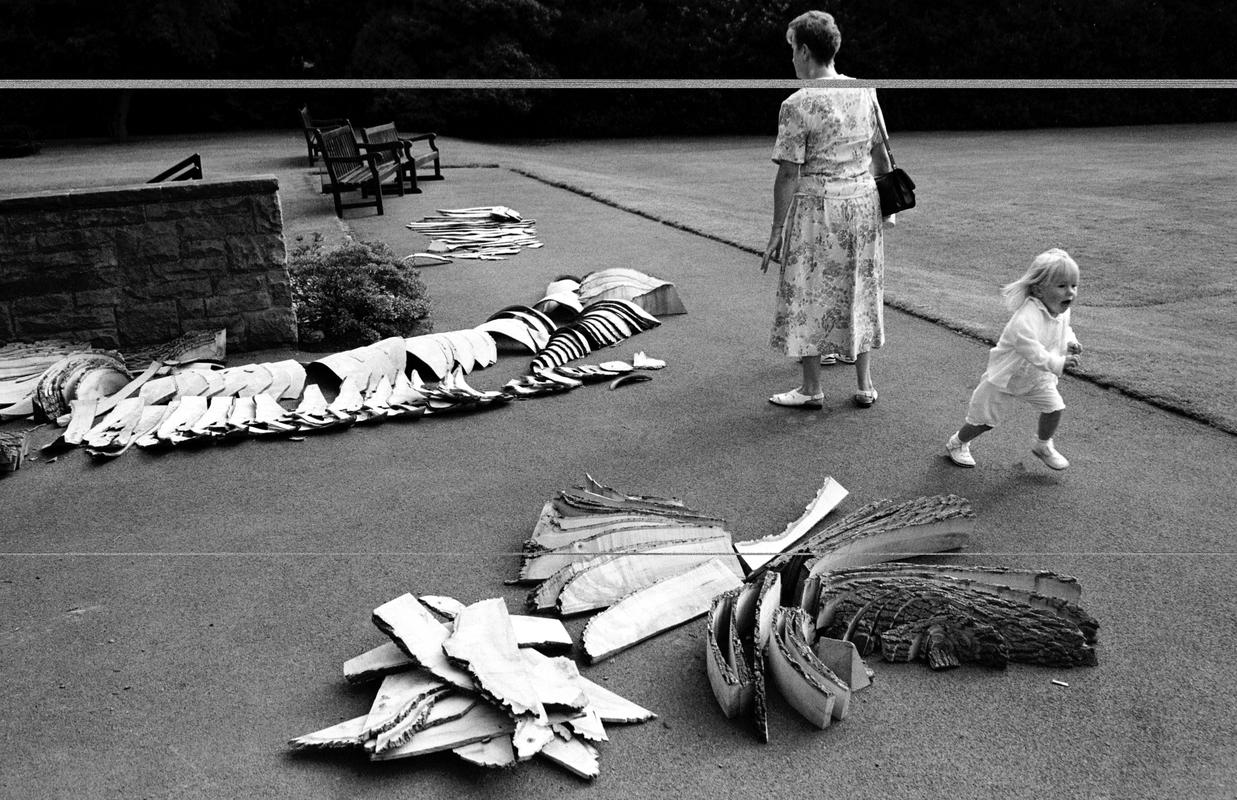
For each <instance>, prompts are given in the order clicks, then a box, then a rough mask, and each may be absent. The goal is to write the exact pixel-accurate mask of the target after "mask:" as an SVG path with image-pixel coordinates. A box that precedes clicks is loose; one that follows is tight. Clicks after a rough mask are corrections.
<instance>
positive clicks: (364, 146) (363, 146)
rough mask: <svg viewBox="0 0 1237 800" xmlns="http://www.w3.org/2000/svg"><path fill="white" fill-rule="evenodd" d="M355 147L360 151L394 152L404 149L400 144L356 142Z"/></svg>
mask: <svg viewBox="0 0 1237 800" xmlns="http://www.w3.org/2000/svg"><path fill="white" fill-rule="evenodd" d="M356 146H357V148H358V149H360V150H379V151H382V150H390V151H392V152H396V151H399V150H403V149H404V145H403V143H402V142H357V143H356Z"/></svg>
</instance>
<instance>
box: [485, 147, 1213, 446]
mask: <svg viewBox="0 0 1237 800" xmlns="http://www.w3.org/2000/svg"><path fill="white" fill-rule="evenodd" d="M892 136H893V147H894V154H895V156H896V157H897V161H898V164H899V166H901V167H903V168H904V169H906V170H907V171H908V172H909V173H910V174H911V175H912V177H913V178H914V179H915V181H916V182H917V184H918V190H917V195H918V200H919V205H918V207H917V208H915V209H914V210H913V211H910V212H907V213H904V214H902V215H900V218H899V221H898V224H897V227H896V228H895V229H893V230H892V231H890V232H889V236H888V238H887V239H886V259H887V263H886V293H887V299H888V301H889V302H890V303H891V304H892V305H894V306H896V307H898V308H901V309H904V310H908V311H911V312H913V313H915V314H917V315H920V316H923V317H927V318H929V319H932V320H937V321H940V322H941V323H943V324H945V325H947V326H949V327H952V328H954V329H957V330H959V331H963V332H966V333H968V334H972V335H975V336H978V337H980V338H983V339H985V340H991V341H995V338H996V337H997V336H998V335H999V334H1000V331H1001V327H1002V326H1003V325H1004V323H1005V321H1006V320H1007V319H1008V313H1007V312H1006V311H1005V310H1004V308H1003V307H1002V305H1001V299H1000V297H999V289H1000V286H1001V285H1002V284H1004V283H1006V282H1008V281H1011V280H1014V279H1015V278H1017V277H1018V276H1020V275H1021V274H1022V272H1023V271H1024V270H1025V269H1026V267H1027V266H1028V265H1029V264H1030V262H1031V260H1032V259H1033V258H1034V257H1035V255H1036V254H1038V253H1040V252H1042V251H1043V250H1046V249H1048V248H1049V247H1063V248H1065V249H1066V250H1067V251H1069V252H1070V253H1071V254H1072V255H1073V256H1074V257H1075V259H1076V260H1077V261H1078V262H1079V264H1080V266H1081V268H1082V284H1081V287H1080V295H1079V300H1078V304H1077V306H1076V307H1075V310H1074V320H1073V322H1074V328H1075V330H1076V331H1077V333H1078V336H1079V338H1080V340H1081V341H1082V343H1083V346H1084V347H1085V352H1084V354H1083V361H1082V365H1081V367H1080V369H1079V370H1078V373H1079V374H1081V375H1085V376H1086V377H1088V378H1090V379H1092V380H1095V381H1096V382H1099V383H1101V384H1102V385H1107V386H1113V387H1117V388H1119V389H1121V390H1123V391H1126V392H1128V393H1130V394H1132V395H1135V396H1137V397H1140V398H1144V399H1146V400H1148V401H1150V402H1153V403H1156V404H1158V405H1162V406H1165V407H1168V408H1173V409H1177V410H1181V411H1183V412H1185V413H1187V414H1189V415H1190V416H1192V417H1196V418H1198V419H1201V420H1204V421H1207V422H1209V423H1211V424H1213V425H1215V426H1217V427H1220V428H1222V429H1224V430H1226V431H1229V432H1234V433H1237V396H1235V393H1234V391H1233V388H1234V376H1237V347H1234V346H1233V342H1234V341H1237V291H1235V290H1237V281H1235V280H1234V270H1235V267H1237V263H1235V262H1237V235H1234V226H1233V223H1232V219H1231V214H1232V208H1233V189H1232V187H1233V186H1234V185H1237V159H1233V158H1230V157H1228V156H1226V155H1224V154H1225V153H1231V152H1233V150H1234V148H1235V147H1237V125H1232V124H1212V125H1173V126H1145V127H1115V128H1085V129H1047V130H1029V131H1003V132H933V133H906V134H901V135H899V134H898V133H897V132H896V131H894V132H893V133H892ZM771 147H772V141H771V139H762V138H749V137H745V138H710V139H678V140H662V141H650V140H617V141H616V140H609V141H594V142H544V143H537V144H532V145H530V144H523V145H520V146H518V147H501V148H499V147H486V148H482V150H483V151H485V153H484V156H481V155H479V157H487V158H492V159H495V160H497V161H499V162H501V163H504V164H518V165H519V167H520V168H521V169H522V170H525V171H527V172H528V173H529V174H532V175H535V176H537V177H541V178H543V179H545V180H548V181H551V182H554V183H556V184H559V185H563V186H567V187H571V188H573V189H576V190H579V191H581V192H584V193H586V194H588V195H590V196H593V197H596V198H598V199H602V200H605V201H607V202H611V203H614V204H616V205H619V206H622V207H625V208H630V209H633V210H637V211H640V212H641V213H644V214H647V215H649V216H652V217H655V218H658V219H662V220H665V221H667V222H670V223H672V224H675V225H679V226H682V227H685V228H689V229H691V230H695V231H699V232H701V233H705V234H707V235H709V236H712V237H716V238H718V239H721V240H724V241H727V242H731V243H734V244H735V245H737V246H740V247H743V248H746V249H749V250H751V251H752V252H753V254H755V253H756V252H758V251H759V249H761V248H763V246H764V243H765V241H766V237H767V236H768V229H769V221H770V219H771V215H772V210H771V204H772V199H771V198H772V184H773V174H774V166H773V164H772V163H771V162H770V161H769V152H770V150H771ZM757 263H758V262H757V259H756V258H755V256H754V257H753V261H752V269H756V268H757ZM635 266H638V265H635ZM725 277H726V276H725V275H718V280H725ZM770 291H772V277H770ZM909 345H912V343H906V342H897V341H892V342H889V343H888V344H887V346H888V347H902V346H909ZM924 357H925V358H930V357H931V354H930V353H925V354H924ZM877 369H878V370H879V365H878V366H877ZM982 369H983V364H982V362H980V363H977V364H976V365H975V374H976V377H978V376H979V373H980V372H981V371H982ZM877 381H878V383H881V385H885V384H888V383H890V381H889V380H888V379H884V380H882V378H881V377H880V376H879V374H878V376H877ZM1067 402H1068V398H1067Z"/></svg>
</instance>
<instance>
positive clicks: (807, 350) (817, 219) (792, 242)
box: [760, 11, 892, 408]
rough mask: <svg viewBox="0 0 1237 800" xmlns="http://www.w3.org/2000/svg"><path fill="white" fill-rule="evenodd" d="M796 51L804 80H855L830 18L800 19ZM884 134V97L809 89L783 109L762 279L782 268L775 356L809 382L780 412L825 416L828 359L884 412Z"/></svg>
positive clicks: (860, 400) (859, 397)
mask: <svg viewBox="0 0 1237 800" xmlns="http://www.w3.org/2000/svg"><path fill="white" fill-rule="evenodd" d="M786 41H787V42H788V43H789V44H790V49H791V60H792V61H793V62H794V65H795V74H796V75H797V76H798V77H799V78H800V79H801V80H816V79H824V78H844V77H845V76H843V75H840V74H838V72H837V70H835V69H834V66H833V59H834V55H835V54H836V53H837V51H838V47H839V46H840V45H841V41H842V37H841V34H840V33H839V32H838V28H837V25H836V24H835V23H834V21H833V17H832V16H830V15H829V14H826V13H824V12H823V11H809V12H807V13H806V14H803V15H801V16H799V17H796V18H795V19H794V20H792V21H791V23H790V27H789V29H788V30H787V31H786ZM880 125H881V116H880V109H879V106H878V105H877V103H876V92H875V91H874V90H869V89H841V88H832V87H825V86H821V87H807V88H803V89H800V90H798V91H797V92H795V93H794V94H793V95H791V96H790V97H789V98H787V99H786V100H785V101H784V102H783V103H782V107H781V111H780V113H779V115H778V133H777V141H776V143H775V144H774V146H773V160H774V161H775V162H777V164H778V169H777V178H776V179H775V181H774V184H773V231H772V233H771V234H770V235H769V244H768V245H767V246H766V247H765V253H764V258H763V259H762V260H761V263H760V269H761V271H762V272H765V271H768V269H769V262H771V261H777V262H780V264H781V278H780V281H779V283H778V289H777V311H776V314H775V316H774V320H773V335H772V337H771V344H772V345H773V347H775V348H777V349H780V350H782V351H783V352H784V353H785V354H786V355H788V356H790V357H792V358H797V359H798V360H799V364H800V366H801V368H802V370H803V381H802V383H801V384H800V385H799V387H798V388H795V389H791V390H790V391H787V392H780V393H778V394H775V395H773V396H772V397H770V398H769V402H771V403H775V404H777V405H780V406H791V407H796V408H821V407H822V406H823V404H824V403H823V401H824V392H823V391H822V390H821V385H820V364H821V359H822V357H824V358H828V356H830V355H833V354H836V355H837V356H840V357H841V358H842V359H843V360H849V359H852V358H853V359H854V361H855V376H856V378H857V381H858V391H857V392H856V393H855V395H854V400H855V403H856V404H857V405H859V406H860V407H865V408H866V407H868V406H871V405H872V404H873V403H875V402H876V399H877V392H876V387H875V386H874V385H873V384H872V374H871V360H872V350H874V349H876V348H878V347H880V346H882V345H883V344H884V343H885V321H884V305H883V304H884V260H885V252H884V221H883V220H882V218H881V211H880V199H879V197H878V195H877V193H876V182H875V180H874V179H873V177H872V170H873V167H875V168H876V169H877V170H878V171H881V172H884V171H887V170H888V169H889V156H888V153H887V151H886V149H885V146H884V143H883V141H882V139H881V134H880V128H879V127H878V126H880ZM889 221H890V222H892V218H890V219H889Z"/></svg>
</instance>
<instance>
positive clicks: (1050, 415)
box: [945, 247, 1082, 469]
mask: <svg viewBox="0 0 1237 800" xmlns="http://www.w3.org/2000/svg"><path fill="white" fill-rule="evenodd" d="M1078 277H1079V272H1078V264H1077V263H1075V262H1074V259H1072V258H1070V256H1069V254H1068V253H1066V252H1065V251H1064V250H1061V249H1059V248H1055V247H1054V248H1053V249H1051V250H1048V251H1046V252H1044V253H1040V254H1039V255H1038V256H1036V257H1035V260H1034V261H1033V262H1031V268H1030V269H1028V270H1027V271H1026V274H1025V275H1023V276H1022V277H1021V278H1019V279H1018V280H1016V281H1014V282H1013V283H1011V284H1008V285H1006V286H1004V287H1003V288H1002V289H1001V295H1002V296H1003V297H1004V298H1005V305H1006V307H1007V308H1009V310H1010V311H1013V312H1014V315H1013V317H1011V318H1010V320H1009V322H1008V323H1007V324H1006V325H1005V330H1003V331H1001V338H1000V340H998V341H997V344H996V347H994V348H992V350H990V351H989V352H988V369H987V370H986V371H985V372H984V374H983V377H982V378H980V381H979V386H977V387H975V391H974V392H973V393H972V394H971V404H970V406H969V407H968V408H967V410H966V424H965V425H963V426H962V427H961V428H960V429H959V430H958V432H957V433H955V434H954V435H953V436H951V437H949V441H948V442H947V443H946V445H945V447H946V449H947V450H948V451H949V458H950V459H951V460H952V461H953V462H954V463H955V464H957V465H958V466H960V467H973V466H975V459H974V458H973V457H972V456H971V449H970V443H971V441H973V440H974V439H975V437H977V436H979V435H980V434H981V433H983V432H984V431H990V430H992V429H993V428H994V427H996V426H997V425H999V424H1000V422H1001V414H1002V412H1004V411H1005V409H1006V408H1007V407H1008V406H1009V405H1010V404H1011V403H1012V402H1014V401H1021V402H1024V403H1029V404H1030V405H1031V407H1032V408H1034V409H1036V410H1037V411H1039V426H1038V430H1037V436H1036V438H1035V441H1034V442H1033V443H1032V445H1031V452H1032V453H1034V454H1035V455H1036V456H1037V457H1038V458H1039V459H1040V460H1041V461H1043V462H1044V463H1045V464H1047V465H1048V466H1050V467H1052V468H1053V469H1065V468H1066V467H1068V466H1069V461H1067V460H1066V458H1065V456H1063V455H1061V454H1060V453H1058V452H1057V449H1056V447H1054V446H1053V443H1052V435H1053V434H1054V433H1055V432H1056V430H1057V425H1059V424H1060V422H1061V412H1062V411H1063V410H1064V409H1065V402H1064V401H1063V400H1062V399H1061V393H1060V392H1059V391H1057V377H1058V376H1059V375H1060V374H1061V373H1062V372H1063V371H1064V370H1065V368H1066V367H1073V366H1077V365H1078V354H1079V353H1081V352H1082V346H1081V345H1080V344H1078V339H1077V338H1075V337H1074V331H1073V329H1072V328H1070V313H1069V312H1070V306H1071V305H1073V302H1074V298H1075V297H1077V296H1078Z"/></svg>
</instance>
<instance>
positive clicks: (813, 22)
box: [789, 11, 842, 64]
mask: <svg viewBox="0 0 1237 800" xmlns="http://www.w3.org/2000/svg"><path fill="white" fill-rule="evenodd" d="M789 30H792V31H794V34H795V44H802V45H807V49H808V50H810V51H811V52H812V57H813V58H815V59H816V60H817V61H818V62H820V63H821V64H828V63H829V62H831V61H833V57H834V56H836V55H837V54H838V48H840V47H841V46H842V32H841V31H839V30H838V24H837V23H836V22H834V21H833V15H832V14H827V13H825V12H824V11H808V12H805V13H803V14H800V15H799V16H797V17H795V18H794V19H792V20H791V21H790V26H789Z"/></svg>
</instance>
